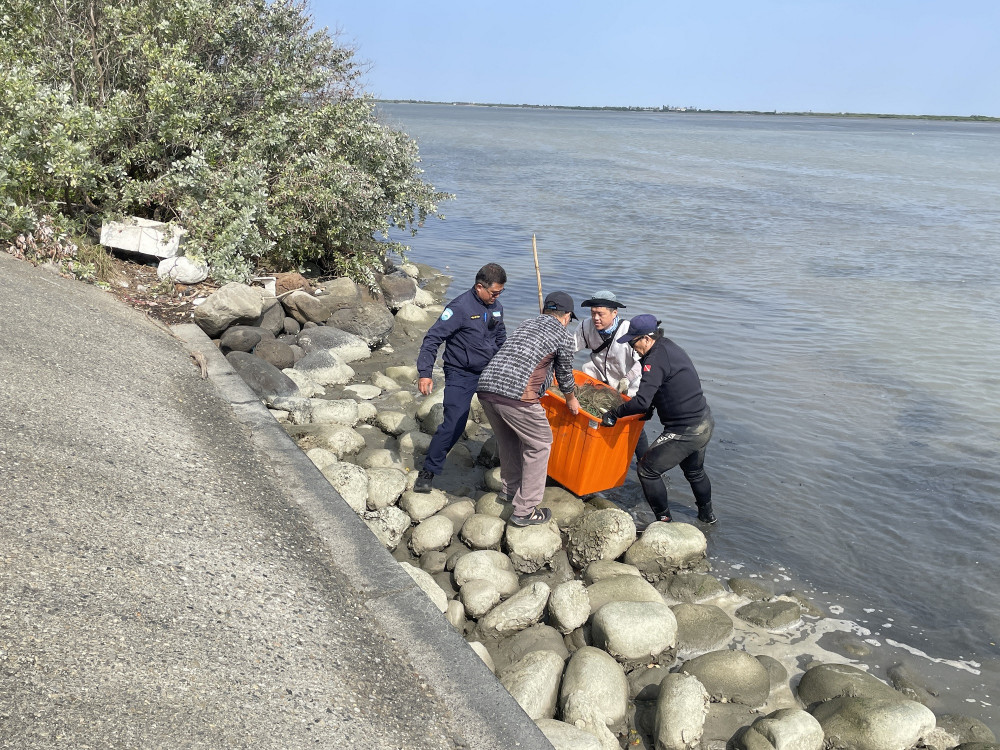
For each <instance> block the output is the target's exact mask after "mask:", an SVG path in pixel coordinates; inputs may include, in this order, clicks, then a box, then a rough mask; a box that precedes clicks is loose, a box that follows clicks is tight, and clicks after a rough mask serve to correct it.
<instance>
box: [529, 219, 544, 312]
mask: <svg viewBox="0 0 1000 750" xmlns="http://www.w3.org/2000/svg"><path fill="white" fill-rule="evenodd" d="M531 252H532V253H534V255H535V278H536V279H538V312H539V313H541V312H542V310H543V308H544V305H545V303H544V302H543V301H542V272H541V271H539V270H538V244H537V243H536V242H535V235H531Z"/></svg>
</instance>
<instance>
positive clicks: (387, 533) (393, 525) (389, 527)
mask: <svg viewBox="0 0 1000 750" xmlns="http://www.w3.org/2000/svg"><path fill="white" fill-rule="evenodd" d="M362 518H363V519H364V522H365V524H366V525H367V526H368V528H369V529H371V532H372V533H373V534H374V535H375V537H376V538H377V539H378V540H379V541H380V542H382V544H383V545H384V546H385V548H386V549H388V550H389V551H392V550H394V549H396V547H398V546H399V542H400V540H401V539H402V538H403V534H404V533H405V532H406V530H407V529H409V528H410V523H411V519H410V517H409V516H408V515H407V514H406V513H404V512H403V511H401V510H400V509H399V508H397V507H396V506H395V505H388V506H386V507H385V508H382V509H380V510H377V511H375V512H374V513H371V512H369V513H365V514H363V515H362Z"/></svg>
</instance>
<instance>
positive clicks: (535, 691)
mask: <svg viewBox="0 0 1000 750" xmlns="http://www.w3.org/2000/svg"><path fill="white" fill-rule="evenodd" d="M562 671H563V659H562V657H561V656H559V655H558V654H555V653H553V652H551V651H532V652H531V653H529V654H527V655H525V656H524V657H523V658H522V659H520V660H519V661H518V662H516V663H515V664H514V665H513V666H512V667H510V669H508V670H507V671H505V672H504V673H503V674H502V675H501V677H500V684H501V685H503V686H504V687H505V688H506V689H507V692H508V693H510V694H511V696H513V698H514V700H516V701H517V702H518V704H519V705H520V706H521V708H523V709H524V712H525V713H526V714H528V716H530V717H531V718H532V719H551V718H552V717H553V716H555V713H556V699H557V698H558V697H559V680H560V678H561V677H562Z"/></svg>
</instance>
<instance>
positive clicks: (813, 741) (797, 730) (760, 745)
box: [732, 708, 823, 750]
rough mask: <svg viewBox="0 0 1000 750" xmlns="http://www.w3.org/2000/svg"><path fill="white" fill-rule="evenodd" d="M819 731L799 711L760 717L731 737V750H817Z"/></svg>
mask: <svg viewBox="0 0 1000 750" xmlns="http://www.w3.org/2000/svg"><path fill="white" fill-rule="evenodd" d="M822 747H823V727H822V726H820V723H819V722H818V721H816V719H815V717H813V716H812V715H811V714H809V713H807V712H805V711H803V710H802V709H801V708H783V709H780V710H778V711H774V712H773V713H769V714H768V715H767V716H761V717H760V718H759V719H756V720H755V721H754V723H753V724H751V725H750V726H749V727H747V728H746V730H745V731H743V732H738V733H737V734H736V736H735V737H733V747H732V750H821V748H822Z"/></svg>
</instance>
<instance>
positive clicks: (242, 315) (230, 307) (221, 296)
mask: <svg viewBox="0 0 1000 750" xmlns="http://www.w3.org/2000/svg"><path fill="white" fill-rule="evenodd" d="M262 291H263V290H261V289H255V288H253V287H250V286H247V285H246V284H239V283H237V282H235V281H231V282H229V283H228V284H226V285H224V286H223V287H222V288H220V289H218V290H216V291H215V292H214V293H213V294H212V295H211V296H209V298H208V299H206V300H205V301H204V302H203V303H201V304H200V305H198V307H196V308H195V310H194V322H195V323H197V324H198V325H199V326H200V327H201V329H202V330H203V331H204V332H205V333H207V334H208V335H209V336H211V337H212V338H217V337H218V336H219V334H221V333H222V332H223V331H224V330H226V329H227V328H228V327H229V326H231V325H233V324H234V323H246V324H248V325H249V324H252V323H254V322H255V321H256V320H257V318H258V316H260V313H261V310H263V308H264V298H263V296H262Z"/></svg>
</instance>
